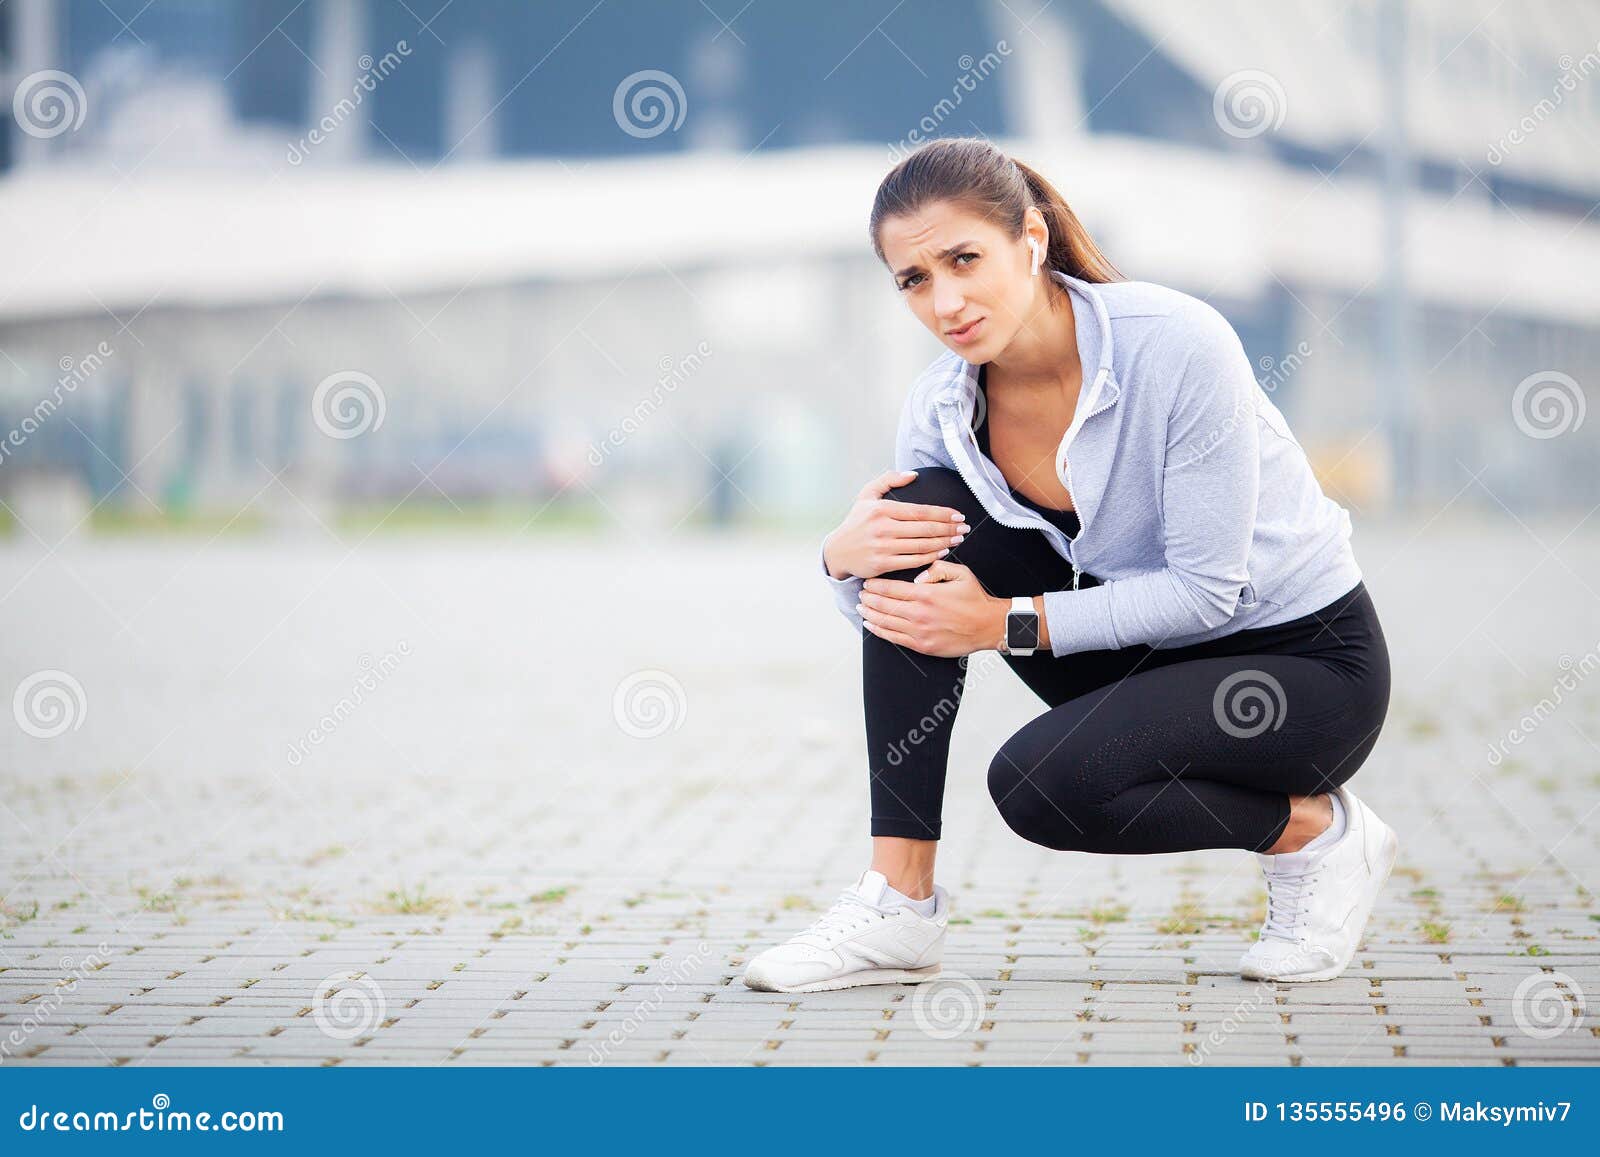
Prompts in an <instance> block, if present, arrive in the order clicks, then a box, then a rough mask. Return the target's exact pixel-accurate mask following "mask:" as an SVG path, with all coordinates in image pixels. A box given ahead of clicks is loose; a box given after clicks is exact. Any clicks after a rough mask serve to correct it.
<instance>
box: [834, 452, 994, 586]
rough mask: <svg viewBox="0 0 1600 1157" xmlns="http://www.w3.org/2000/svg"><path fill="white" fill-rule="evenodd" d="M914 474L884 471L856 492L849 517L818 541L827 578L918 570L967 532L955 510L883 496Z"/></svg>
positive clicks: (869, 576) (914, 474) (941, 555)
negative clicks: (916, 568) (826, 568)
mask: <svg viewBox="0 0 1600 1157" xmlns="http://www.w3.org/2000/svg"><path fill="white" fill-rule="evenodd" d="M916 474H917V472H916V471H915V470H889V471H886V472H885V473H883V474H880V475H878V477H876V478H874V479H873V480H872V481H871V482H868V483H867V484H866V485H865V486H863V487H862V488H861V493H859V494H857V495H856V500H855V503H854V505H852V506H851V507H850V513H849V514H847V515H845V519H844V521H843V522H841V523H840V524H839V527H838V529H836V530H835V531H834V532H833V533H832V534H830V535H828V537H827V539H826V540H824V542H823V546H822V559H823V562H825V563H826V564H827V566H828V573H829V574H830V575H832V576H833V577H834V578H836V579H843V578H848V577H850V576H851V575H855V576H856V577H857V578H876V577H877V576H878V575H881V574H887V573H888V572H889V571H893V570H905V569H907V568H909V567H918V566H922V565H924V564H925V563H930V562H932V561H933V560H934V559H936V558H943V557H944V556H945V555H946V554H948V553H949V552H950V548H951V547H952V546H954V545H955V544H956V543H958V542H960V541H961V540H962V539H963V538H965V537H966V535H967V534H968V533H969V532H970V531H971V530H972V528H971V527H970V526H968V525H967V523H966V522H965V520H964V518H963V516H962V514H961V512H960V511H959V510H954V509H952V508H951V507H948V506H926V505H923V504H921V503H917V502H900V501H898V500H896V499H893V498H885V497H884V495H885V494H887V493H888V492H889V491H890V490H891V489H893V488H894V487H896V486H904V485H905V484H906V483H907V482H910V481H911V480H912V479H913V478H915V477H916Z"/></svg>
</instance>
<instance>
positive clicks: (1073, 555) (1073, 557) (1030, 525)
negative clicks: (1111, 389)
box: [939, 399, 1114, 590]
mask: <svg viewBox="0 0 1600 1157" xmlns="http://www.w3.org/2000/svg"><path fill="white" fill-rule="evenodd" d="M1113 400H1114V399H1108V400H1107V401H1106V402H1105V403H1104V404H1102V405H1099V406H1096V407H1095V408H1094V409H1093V410H1091V411H1089V413H1087V414H1085V415H1084V416H1083V422H1082V423H1080V424H1079V426H1078V430H1079V432H1080V433H1081V432H1082V430H1083V427H1084V426H1086V425H1088V423H1089V419H1090V418H1092V417H1094V416H1095V415H1096V414H1098V413H1100V412H1101V411H1103V410H1106V409H1108V408H1109V407H1110V405H1111V402H1112V401H1113ZM939 423H940V433H941V434H944V435H945V437H946V439H948V436H949V435H948V431H946V430H945V429H944V410H943V408H942V407H941V408H940V412H939ZM965 433H966V434H967V437H968V439H969V440H970V441H971V442H972V446H973V448H974V449H975V450H976V449H977V448H978V443H977V435H976V434H974V433H973V432H972V429H971V426H970V424H969V425H968V426H967V428H966V430H965ZM945 449H946V450H948V451H949V452H950V460H951V461H952V462H954V463H955V464H956V473H957V474H959V475H961V479H962V481H963V482H965V483H966V484H967V489H968V490H970V491H972V493H973V494H977V493H978V488H977V486H975V485H974V483H973V479H972V476H971V475H969V474H968V473H967V471H966V468H965V467H964V466H963V465H962V460H961V459H962V456H961V455H959V454H957V453H956V452H955V449H954V447H952V446H950V445H949V443H948V440H947V441H946V445H945ZM1063 459H1064V461H1065V463H1066V467H1067V479H1066V483H1067V491H1068V493H1070V494H1072V495H1073V496H1074V500H1076V496H1077V491H1076V490H1074V489H1073V486H1072V459H1071V457H1070V455H1064V456H1063ZM990 515H991V516H992V517H993V518H994V520H995V521H996V522H998V523H1000V525H1002V526H1009V527H1010V528H1011V529H1012V530H1030V529H1031V530H1046V531H1052V530H1053V531H1055V532H1056V533H1057V534H1060V535H1061V537H1062V538H1063V539H1065V540H1066V542H1067V544H1068V546H1069V550H1068V552H1067V565H1068V566H1070V567H1071V568H1072V589H1073V590H1077V589H1079V588H1078V584H1079V581H1080V579H1081V578H1082V573H1083V572H1082V571H1080V570H1079V569H1078V559H1077V553H1078V552H1077V543H1078V539H1080V538H1082V537H1083V532H1084V531H1085V530H1086V529H1088V524H1087V523H1086V522H1085V521H1084V520H1083V516H1082V515H1079V516H1078V533H1077V534H1075V535H1068V534H1065V533H1062V530H1061V528H1060V527H1058V526H1053V525H1051V524H1050V523H1048V522H1046V521H1044V519H1042V518H1039V519H1033V520H1029V521H1026V522H1020V523H1019V522H1012V521H1010V520H1008V519H1005V518H1002V517H1001V516H1000V515H999V514H996V513H994V512H993V511H990Z"/></svg>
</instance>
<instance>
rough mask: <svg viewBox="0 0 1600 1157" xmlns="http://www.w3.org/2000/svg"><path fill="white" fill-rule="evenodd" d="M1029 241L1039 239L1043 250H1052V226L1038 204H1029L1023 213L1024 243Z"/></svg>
mask: <svg viewBox="0 0 1600 1157" xmlns="http://www.w3.org/2000/svg"><path fill="white" fill-rule="evenodd" d="M1029 241H1037V242H1038V243H1039V248H1040V249H1041V250H1043V251H1044V252H1046V253H1048V252H1050V227H1049V226H1048V225H1046V224H1045V223H1044V214H1043V213H1041V212H1039V209H1038V206H1036V205H1029V206H1028V208H1027V210H1026V211H1025V212H1024V213H1023V215H1022V243H1023V245H1027V244H1028V242H1029Z"/></svg>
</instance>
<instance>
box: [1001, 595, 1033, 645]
mask: <svg viewBox="0 0 1600 1157" xmlns="http://www.w3.org/2000/svg"><path fill="white" fill-rule="evenodd" d="M1002 642H1003V643H1004V644H1005V646H1004V647H1003V648H1002V650H1003V651H1004V653H1005V654H1007V655H1031V654H1033V652H1034V651H1035V650H1037V649H1038V646H1039V612H1038V611H1036V610H1035V609H1034V607H1033V599H1032V598H1030V597H1029V596H1027V595H1016V596H1015V597H1013V598H1012V600H1011V609H1010V610H1009V611H1007V612H1006V637H1005V638H1004V639H1003V640H1002Z"/></svg>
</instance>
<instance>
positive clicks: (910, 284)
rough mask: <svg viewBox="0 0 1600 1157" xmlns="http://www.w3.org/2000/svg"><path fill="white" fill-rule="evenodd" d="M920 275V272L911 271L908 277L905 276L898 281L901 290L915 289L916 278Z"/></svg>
mask: <svg viewBox="0 0 1600 1157" xmlns="http://www.w3.org/2000/svg"><path fill="white" fill-rule="evenodd" d="M921 276H922V274H920V273H913V274H912V275H911V276H910V277H908V278H906V279H905V280H904V281H902V282H901V283H900V288H901V290H907V289H915V288H916V287H917V278H919V277H921Z"/></svg>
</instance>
